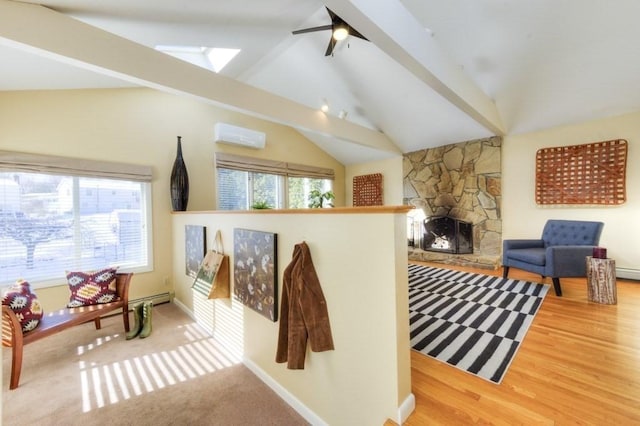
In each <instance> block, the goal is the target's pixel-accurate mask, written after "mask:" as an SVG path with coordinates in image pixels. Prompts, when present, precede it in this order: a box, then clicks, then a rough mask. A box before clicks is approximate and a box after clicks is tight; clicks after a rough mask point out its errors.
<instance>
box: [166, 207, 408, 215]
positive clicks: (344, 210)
mask: <svg viewBox="0 0 640 426" xmlns="http://www.w3.org/2000/svg"><path fill="white" fill-rule="evenodd" d="M413 209H414V207H413V206H405V205H402V206H366V207H365V206H362V207H333V208H323V209H256V210H208V211H206V210H205V211H186V212H172V214H363V213H364V214H368V213H372V214H380V213H408V212H410V211H411V210H413Z"/></svg>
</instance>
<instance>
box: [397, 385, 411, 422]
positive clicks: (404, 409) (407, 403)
mask: <svg viewBox="0 0 640 426" xmlns="http://www.w3.org/2000/svg"><path fill="white" fill-rule="evenodd" d="M415 409H416V397H415V395H414V394H412V393H410V394H409V395H408V396H407V397H406V398H405V400H404V401H403V402H402V404H400V407H399V408H398V418H397V419H396V421H397V422H398V424H399V425H401V424H403V423H404V422H406V421H407V419H408V418H409V416H410V415H411V413H413V410H415Z"/></svg>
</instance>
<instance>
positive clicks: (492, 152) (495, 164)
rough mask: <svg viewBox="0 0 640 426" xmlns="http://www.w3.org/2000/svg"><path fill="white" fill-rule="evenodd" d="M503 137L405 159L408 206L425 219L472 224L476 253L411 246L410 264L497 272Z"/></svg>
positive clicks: (417, 154) (432, 150) (405, 188)
mask: <svg viewBox="0 0 640 426" xmlns="http://www.w3.org/2000/svg"><path fill="white" fill-rule="evenodd" d="M501 149H502V138H501V137H498V136H495V137H491V138H486V139H477V140H472V141H467V142H460V143H456V144H453V145H446V146H441V147H437V148H429V149H423V150H420V151H415V152H410V153H407V154H404V158H403V177H404V181H403V187H404V202H405V204H409V205H413V206H415V207H416V208H419V209H422V211H423V212H424V214H425V216H427V217H429V216H450V217H453V218H456V219H460V220H463V221H465V222H471V223H472V224H473V254H449V253H438V252H429V251H424V250H421V249H417V248H411V247H409V259H412V260H422V261H429V262H441V263H447V264H453V265H462V266H473V267H480V268H488V269H496V268H498V267H499V266H500V256H501V252H502V216H501V211H500V210H501V203H502V194H501V188H502V183H501V179H502V167H501Z"/></svg>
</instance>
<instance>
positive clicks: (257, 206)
mask: <svg viewBox="0 0 640 426" xmlns="http://www.w3.org/2000/svg"><path fill="white" fill-rule="evenodd" d="M251 208H252V209H254V210H266V209H270V208H271V206H270V205H269V203H267V202H266V201H256V202H254V203H253V204H252V205H251Z"/></svg>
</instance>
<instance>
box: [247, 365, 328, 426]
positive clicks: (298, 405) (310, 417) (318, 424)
mask: <svg viewBox="0 0 640 426" xmlns="http://www.w3.org/2000/svg"><path fill="white" fill-rule="evenodd" d="M242 363H243V364H244V365H245V366H246V367H247V368H248V369H249V370H251V372H252V373H253V374H255V375H256V376H257V377H258V378H259V379H260V380H262V381H263V382H264V383H265V384H266V385H267V386H269V387H270V388H271V390H273V391H274V392H275V393H276V394H278V396H279V397H280V398H282V399H284V401H285V402H286V403H287V404H289V406H291V408H293V409H294V410H296V411H297V412H298V414H300V415H301V416H302V417H303V418H304V419H305V420H306V421H308V422H309V423H310V424H312V425H314V426H325V425H326V426H328V423H327V422H325V421H324V420H322V419H321V418H320V417H318V415H317V414H316V413H314V412H313V411H311V410H310V409H309V408H308V407H307V406H306V405H304V404H303V403H302V402H300V400H299V399H298V398H296V397H294V396H293V395H292V394H291V393H290V392H289V391H288V390H286V389H285V388H284V387H282V385H280V383H278V382H276V381H275V380H273V378H272V377H271V376H269V375H268V374H267V373H265V372H264V370H262V369H261V368H260V367H258V366H257V365H256V364H255V363H254V362H253V361H251V360H249V359H243V360H242Z"/></svg>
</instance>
